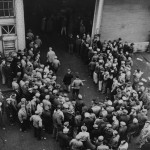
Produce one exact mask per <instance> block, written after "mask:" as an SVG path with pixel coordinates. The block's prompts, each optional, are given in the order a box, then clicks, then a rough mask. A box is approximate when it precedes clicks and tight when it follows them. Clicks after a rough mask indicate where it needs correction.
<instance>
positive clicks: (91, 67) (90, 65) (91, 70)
mask: <svg viewBox="0 0 150 150" xmlns="http://www.w3.org/2000/svg"><path fill="white" fill-rule="evenodd" d="M88 67H89V74H90V76H91V77H92V78H93V73H94V70H95V67H96V62H95V60H93V61H91V62H90V63H89V66H88Z"/></svg>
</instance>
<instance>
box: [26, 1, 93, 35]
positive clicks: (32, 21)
mask: <svg viewBox="0 0 150 150" xmlns="http://www.w3.org/2000/svg"><path fill="white" fill-rule="evenodd" d="M94 7H95V0H24V12H25V26H26V30H27V29H29V28H32V30H33V31H34V32H39V31H40V29H41V22H42V18H46V21H47V22H48V20H49V19H50V20H51V23H50V25H48V26H51V27H50V28H52V30H53V31H59V30H60V25H61V20H62V17H64V16H65V17H66V19H67V27H68V32H70V33H75V32H76V30H78V29H76V28H77V27H78V25H77V24H78V22H80V21H81V20H83V23H84V24H85V25H86V30H87V32H89V33H90V32H91V29H92V22H93V14H94Z"/></svg>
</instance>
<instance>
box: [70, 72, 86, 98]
mask: <svg viewBox="0 0 150 150" xmlns="http://www.w3.org/2000/svg"><path fill="white" fill-rule="evenodd" d="M83 85H84V84H83V82H82V80H81V79H79V76H78V75H76V79H75V80H74V81H73V82H72V89H73V91H72V96H73V99H77V97H78V95H79V91H80V87H81V86H83Z"/></svg>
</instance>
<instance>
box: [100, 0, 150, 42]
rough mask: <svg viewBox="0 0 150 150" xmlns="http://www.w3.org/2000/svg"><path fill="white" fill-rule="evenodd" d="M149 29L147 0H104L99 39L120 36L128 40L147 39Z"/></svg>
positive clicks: (149, 17)
mask: <svg viewBox="0 0 150 150" xmlns="http://www.w3.org/2000/svg"><path fill="white" fill-rule="evenodd" d="M149 31H150V1H149V0H105V2H104V7H103V15H102V24H101V39H102V41H103V40H105V39H106V40H109V39H110V40H112V39H117V38H119V37H122V39H124V40H125V41H128V42H145V41H148V35H149Z"/></svg>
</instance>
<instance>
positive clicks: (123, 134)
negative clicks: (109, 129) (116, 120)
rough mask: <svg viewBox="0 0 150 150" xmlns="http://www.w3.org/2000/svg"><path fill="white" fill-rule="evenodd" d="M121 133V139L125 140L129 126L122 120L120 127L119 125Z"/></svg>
mask: <svg viewBox="0 0 150 150" xmlns="http://www.w3.org/2000/svg"><path fill="white" fill-rule="evenodd" d="M118 132H119V135H120V140H124V139H126V136H127V126H126V123H125V122H123V121H121V122H120V127H119V130H118Z"/></svg>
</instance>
